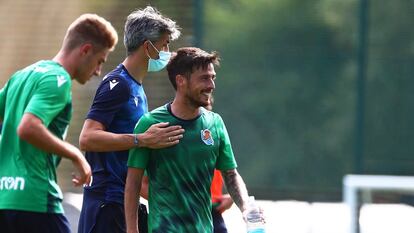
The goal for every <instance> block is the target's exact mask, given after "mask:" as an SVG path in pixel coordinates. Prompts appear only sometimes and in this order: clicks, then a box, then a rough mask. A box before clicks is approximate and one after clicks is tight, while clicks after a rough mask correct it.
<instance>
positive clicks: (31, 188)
mask: <svg viewBox="0 0 414 233" xmlns="http://www.w3.org/2000/svg"><path fill="white" fill-rule="evenodd" d="M117 41H118V36H117V33H116V31H115V29H114V28H113V27H112V25H111V24H110V23H109V22H108V21H106V20H105V19H104V18H102V17H100V16H98V15H95V14H84V15H81V16H80V17H79V18H77V19H76V20H75V21H74V22H73V23H72V24H71V25H70V26H69V28H68V30H67V33H66V35H65V37H64V40H63V44H62V47H61V49H60V50H59V52H58V53H57V55H56V56H55V57H54V58H53V59H51V60H42V61H39V62H37V63H34V64H32V65H30V66H28V67H26V68H24V69H22V70H20V71H17V72H16V73H15V74H13V75H12V76H11V78H10V79H9V81H8V82H7V83H6V85H5V86H4V87H3V88H2V89H1V90H0V118H1V121H2V125H3V127H2V131H1V133H2V139H1V141H0V226H1V231H2V232H5V233H9V232H10V233H11V232H13V233H20V232H34V233H36V232H39V233H48V232H50V233H52V232H53V233H67V232H70V229H69V223H68V221H67V219H66V217H65V216H64V215H63V208H62V204H61V202H62V192H61V190H60V188H59V186H58V185H57V183H56V166H57V165H58V163H59V161H60V159H61V158H62V157H63V158H67V159H69V160H71V161H72V163H73V165H74V167H75V168H76V170H77V175H75V176H74V177H73V178H72V182H73V184H74V185H75V186H81V185H84V184H89V182H90V178H91V168H90V167H89V165H88V163H87V161H86V159H85V158H84V156H83V154H82V153H81V151H80V150H79V149H77V148H76V147H75V146H73V145H71V144H69V143H67V142H65V141H64V135H65V133H66V129H67V126H68V124H69V122H70V119H71V115H72V114H71V113H72V95H71V86H72V80H76V81H78V82H79V83H80V84H84V83H86V82H87V81H88V80H89V79H90V78H91V77H92V76H94V75H99V74H100V72H101V69H102V64H103V63H104V62H105V61H106V59H107V56H108V54H109V52H110V51H112V50H113V48H114V46H115V44H116V43H117Z"/></svg>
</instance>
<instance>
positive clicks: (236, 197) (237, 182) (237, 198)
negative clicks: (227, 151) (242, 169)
mask: <svg viewBox="0 0 414 233" xmlns="http://www.w3.org/2000/svg"><path fill="white" fill-rule="evenodd" d="M222 175H223V178H224V183H225V184H226V188H227V191H228V192H229V194H230V196H231V198H232V199H233V201H234V203H236V205H237V206H238V207H239V209H240V211H241V212H243V211H244V210H245V209H246V204H247V201H248V199H249V194H248V192H247V188H246V184H245V183H244V181H243V179H242V177H241V176H240V175H239V173H238V172H237V170H236V169H232V170H227V171H222Z"/></svg>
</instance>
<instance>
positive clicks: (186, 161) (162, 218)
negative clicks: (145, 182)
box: [128, 104, 237, 233]
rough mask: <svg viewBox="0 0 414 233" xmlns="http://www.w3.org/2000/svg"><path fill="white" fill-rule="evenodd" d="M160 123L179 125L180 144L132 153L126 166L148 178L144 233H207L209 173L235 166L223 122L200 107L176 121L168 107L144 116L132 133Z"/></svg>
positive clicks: (209, 229) (209, 197)
mask: <svg viewBox="0 0 414 233" xmlns="http://www.w3.org/2000/svg"><path fill="white" fill-rule="evenodd" d="M159 122H170V125H181V126H182V127H183V128H184V129H185V133H184V135H183V136H184V137H183V138H182V139H181V140H180V143H179V144H177V145H175V146H173V147H169V148H165V149H157V150H152V149H148V148H134V149H132V150H130V152H129V159H128V166H129V167H135V168H142V169H146V172H147V175H148V177H149V200H148V202H149V203H148V204H149V219H148V229H149V232H153V233H155V232H156V233H161V232H163V233H164V232H176V233H179V232H192V233H197V232H199V233H206V232H212V231H213V225H212V217H211V208H212V207H211V193H210V186H211V180H212V176H213V174H214V168H217V169H219V170H229V169H234V168H236V167H237V165H236V162H235V159H234V155H233V151H232V148H231V144H230V140H229V136H228V134H227V130H226V128H225V125H224V123H223V120H222V119H221V117H220V116H219V115H218V114H216V113H213V112H210V111H207V110H205V109H204V108H202V110H201V114H200V116H199V117H197V118H196V119H193V120H181V119H178V118H176V117H175V116H173V115H172V114H171V110H170V104H167V105H165V106H162V107H159V108H157V109H155V110H153V111H152V112H150V113H148V114H146V115H144V116H143V117H142V118H141V119H140V120H139V122H138V124H137V126H136V127H135V130H134V132H135V133H142V132H145V131H146V130H147V129H148V128H149V127H150V126H151V125H153V124H155V123H159Z"/></svg>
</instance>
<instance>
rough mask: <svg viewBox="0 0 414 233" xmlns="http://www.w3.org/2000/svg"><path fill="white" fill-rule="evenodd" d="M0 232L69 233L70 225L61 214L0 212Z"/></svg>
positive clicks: (18, 211)
mask: <svg viewBox="0 0 414 233" xmlns="http://www.w3.org/2000/svg"><path fill="white" fill-rule="evenodd" d="M0 231H1V232H2V233H28V232H30V233H70V225H69V222H68V220H67V219H66V217H65V216H64V215H63V214H52V213H38V212H31V211H22V210H0Z"/></svg>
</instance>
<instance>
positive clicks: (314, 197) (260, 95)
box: [0, 0, 414, 201]
mask: <svg viewBox="0 0 414 233" xmlns="http://www.w3.org/2000/svg"><path fill="white" fill-rule="evenodd" d="M361 1H365V0H347V1H342V0H312V1H301V0H256V1H249V0H227V1H219V0H208V1H207V0H204V1H202V0H191V1H190V0H169V1H168V0H154V1H133V0H122V1H120V0H93V1H92V0H91V1H80V0H74V1H63V0H62V1H58V0H46V1H43V2H35V1H28V0H14V1H11V0H1V1H0V19H1V20H0V24H1V27H0V35H1V36H2V38H4V41H3V43H2V44H1V45H0V63H1V64H2V69H0V84H1V85H3V84H4V83H5V82H6V80H7V78H8V77H9V76H10V75H11V74H12V72H14V71H15V70H17V69H18V68H21V67H24V66H26V65H28V64H30V63H33V62H35V61H36V60H38V59H48V58H51V57H52V56H53V55H54V54H55V53H56V52H57V50H58V48H59V46H60V43H61V39H62V38H63V35H64V32H65V29H66V27H67V26H68V25H69V23H70V22H71V21H72V20H73V19H74V18H76V17H77V16H78V15H79V14H81V13H85V12H94V13H97V14H99V15H102V16H104V17H106V18H107V19H109V20H110V21H111V22H113V24H114V26H115V27H116V28H117V30H118V34H119V38H120V43H119V44H118V46H117V47H116V51H115V52H114V53H112V54H111V56H110V57H109V61H108V63H107V64H105V71H104V72H108V71H109V70H111V69H113V68H114V67H115V66H116V65H117V64H118V63H120V62H121V61H122V59H123V58H124V56H125V52H124V47H123V44H122V35H123V24H124V21H125V18H126V16H127V15H128V14H129V13H130V12H131V11H132V10H133V9H135V8H141V7H144V6H145V5H148V4H151V5H153V6H155V7H157V8H158V9H159V10H160V11H161V12H162V13H164V14H166V15H168V16H170V17H172V18H174V19H175V20H176V21H177V23H178V24H179V25H181V26H182V28H183V30H182V31H183V36H182V37H181V38H180V39H179V40H178V41H177V42H174V43H173V44H172V49H176V48H178V47H180V46H189V45H193V44H197V45H201V46H202V47H203V48H204V49H206V50H216V51H218V52H219V53H220V54H221V56H222V64H221V67H220V68H219V69H217V71H218V78H217V81H216V91H215V98H216V104H215V111H216V112H219V113H220V114H221V115H222V116H223V118H224V121H225V122H226V125H227V128H228V130H229V133H230V136H231V139H232V144H233V148H234V151H235V155H236V159H237V160H238V164H239V172H240V173H241V175H242V176H243V177H244V179H245V181H246V183H247V186H248V187H249V190H250V192H251V193H252V194H253V195H255V196H257V197H258V198H261V199H262V198H266V199H274V200H277V199H300V200H308V201H333V200H340V199H341V187H342V177H343V176H344V175H345V174H348V173H354V172H356V171H357V169H356V167H357V166H358V164H357V163H358V160H359V163H360V165H361V166H362V167H361V170H360V171H359V172H360V173H367V174H393V175H414V158H413V151H414V145H413V143H411V142H412V141H413V139H414V133H413V132H414V123H413V122H412V121H410V119H413V117H414V96H413V95H414V92H413V91H412V89H413V87H414V85H413V84H414V83H413V82H414V81H413V80H412V78H413V74H414V66H413V65H411V64H410V63H412V62H413V58H414V35H413V34H414V32H413V31H412V30H411V29H412V26H413V24H414V23H413V22H414V14H412V12H414V11H413V10H414V3H413V1H412V0H394V1H386V0H376V1H372V0H371V1H368V0H366V2H367V3H368V4H367V7H366V9H365V10H366V12H365V14H363V15H364V16H366V17H367V19H368V20H367V25H366V26H367V27H366V28H365V29H364V30H363V31H362V32H364V33H366V43H365V44H364V47H363V49H364V51H365V52H366V61H365V63H364V66H363V67H362V69H363V70H364V71H365V74H366V77H365V79H364V84H365V86H364V88H363V89H362V90H363V92H362V97H363V99H362V101H363V103H364V105H363V106H364V109H363V110H362V116H363V118H362V119H358V116H361V112H358V111H359V110H358V109H359V108H358V103H359V102H358V101H361V99H360V98H361V96H359V95H358V88H359V87H360V86H359V83H358V81H359V80H358V79H359V76H358V68H361V67H360V63H359V60H358V58H359V57H358V55H359V52H360V50H359V49H360V47H359V45H360V42H361V41H360V40H359V38H360V36H361V30H360V25H361V14H360V12H361V11H360V10H361V8H360V6H361V5H360V2H361ZM45 6H47V7H45ZM152 76H153V77H149V78H147V79H146V80H145V83H144V85H145V88H146V92H147V95H148V97H149V103H150V109H153V108H155V107H156V106H159V105H161V104H163V103H165V102H166V101H168V100H170V99H171V98H172V96H173V93H174V92H173V90H172V88H171V87H170V84H169V83H168V80H167V79H166V73H165V72H161V73H157V74H156V75H152ZM101 78H102V77H101ZM99 81H100V79H95V80H93V81H92V82H90V83H88V84H87V85H86V86H85V87H80V86H79V85H77V84H75V85H74V91H73V97H74V117H73V121H72V124H71V128H70V131H69V136H68V140H69V141H70V142H72V143H74V144H75V145H77V144H78V141H77V140H78V137H79V132H80V129H81V127H82V124H83V120H84V117H85V115H86V112H87V110H88V108H89V106H90V103H91V101H92V97H93V95H94V93H95V90H96V87H97V85H98V84H99ZM358 120H361V122H360V124H357V123H358ZM358 125H359V126H358ZM357 126H358V127H360V128H357ZM360 131H361V132H363V134H359V133H358V132H360ZM359 137H361V138H359ZM358 142H360V143H361V147H360V148H359V150H361V154H360V155H359V157H358V156H356V155H358V154H356V151H357V150H358V148H357V145H358ZM70 170H71V167H70V166H69V164H68V162H67V161H66V163H64V164H63V165H62V167H61V170H60V180H61V182H62V183H63V184H64V190H68V191H76V192H81V190H80V189H73V188H71V187H70V185H69V184H68V183H65V182H67V181H69V180H70V179H69V176H70Z"/></svg>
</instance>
